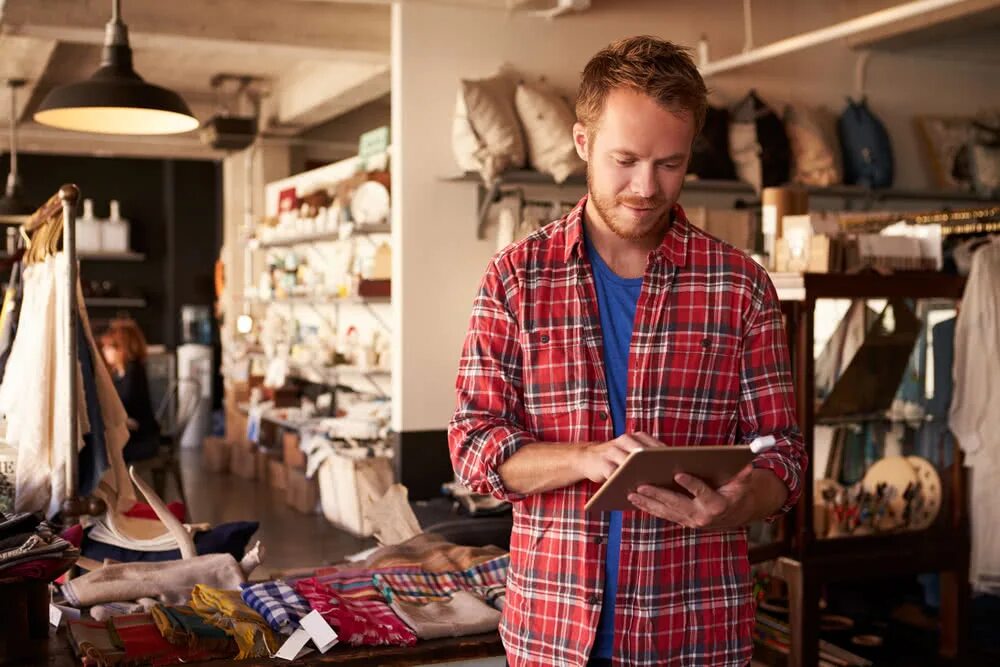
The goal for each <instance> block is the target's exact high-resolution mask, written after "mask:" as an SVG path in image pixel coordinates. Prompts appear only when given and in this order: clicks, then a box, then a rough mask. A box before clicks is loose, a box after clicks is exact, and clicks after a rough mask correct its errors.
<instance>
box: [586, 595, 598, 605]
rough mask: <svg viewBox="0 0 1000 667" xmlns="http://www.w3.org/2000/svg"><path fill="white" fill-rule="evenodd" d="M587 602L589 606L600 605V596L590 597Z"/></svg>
mask: <svg viewBox="0 0 1000 667" xmlns="http://www.w3.org/2000/svg"><path fill="white" fill-rule="evenodd" d="M587 602H589V603H590V604H600V602H601V596H600V595H591V596H590V597H589V598H587Z"/></svg>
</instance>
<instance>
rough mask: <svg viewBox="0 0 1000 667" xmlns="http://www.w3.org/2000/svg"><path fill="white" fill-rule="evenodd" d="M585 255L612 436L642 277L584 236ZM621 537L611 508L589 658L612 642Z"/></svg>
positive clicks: (618, 420)
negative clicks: (613, 262) (623, 272)
mask: <svg viewBox="0 0 1000 667" xmlns="http://www.w3.org/2000/svg"><path fill="white" fill-rule="evenodd" d="M586 243H587V256H588V257H589V258H590V266H591V268H592V269H593V272H594V282H595V283H596V288H597V307H598V311H599V313H600V317H601V334H602V338H603V339H604V374H605V382H606V383H607V385H608V401H609V403H610V405H609V407H610V409H611V424H612V426H614V431H615V437H616V438H617V437H618V436H620V435H622V434H623V433H625V397H626V395H627V393H628V351H629V347H630V346H631V344H632V327H633V325H634V323H635V309H636V305H637V304H638V303H639V293H640V292H641V291H642V278H621V277H619V276H618V275H616V274H615V273H614V271H612V270H611V267H609V266H608V265H607V264H605V263H604V260H603V259H601V256H600V255H599V254H598V253H597V250H596V249H595V248H594V245H593V244H592V243H591V242H590V239H589V238H587V239H586ZM621 541H622V513H621V512H611V525H610V527H609V529H608V554H607V561H606V562H605V566H604V597H603V600H604V604H603V606H602V607H601V619H600V621H599V622H598V624H597V638H596V639H595V640H594V648H593V650H592V651H591V657H593V658H610V657H611V652H612V651H613V650H614V643H615V595H616V594H617V592H618V562H619V555H620V552H621Z"/></svg>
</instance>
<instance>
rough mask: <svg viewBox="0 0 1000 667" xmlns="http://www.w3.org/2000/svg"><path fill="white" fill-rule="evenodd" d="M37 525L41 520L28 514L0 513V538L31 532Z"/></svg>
mask: <svg viewBox="0 0 1000 667" xmlns="http://www.w3.org/2000/svg"><path fill="white" fill-rule="evenodd" d="M39 523H41V519H40V518H39V517H38V516H37V515H35V514H32V513H30V512H16V513H12V514H4V513H3V512H0V538H3V537H10V536H11V535H16V534H18V533H29V532H32V531H34V530H35V526H37V525H38V524H39Z"/></svg>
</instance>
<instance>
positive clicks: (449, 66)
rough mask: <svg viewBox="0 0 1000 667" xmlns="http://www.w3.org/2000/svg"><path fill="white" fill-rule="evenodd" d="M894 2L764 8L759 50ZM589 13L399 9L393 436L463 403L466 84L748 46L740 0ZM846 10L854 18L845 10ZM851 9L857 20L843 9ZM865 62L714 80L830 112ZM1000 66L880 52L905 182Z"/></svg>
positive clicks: (469, 240)
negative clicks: (651, 39) (658, 47)
mask: <svg viewBox="0 0 1000 667" xmlns="http://www.w3.org/2000/svg"><path fill="white" fill-rule="evenodd" d="M889 4H894V3H891V2H887V1H877V2H876V1H864V0H859V1H856V2H851V3H843V4H841V3H829V2H824V1H823V0H796V1H794V2H793V1H791V0H788V1H787V2H785V1H783V2H778V1H777V0H774V1H772V2H768V3H766V4H765V3H763V2H758V3H755V4H754V8H755V11H756V15H755V20H754V37H755V40H756V42H757V43H758V44H766V43H768V42H770V41H773V40H776V39H780V38H782V37H786V36H789V35H790V34H792V33H795V32H800V31H804V30H810V29H813V28H817V27H821V26H823V25H825V24H828V23H831V22H835V21H838V20H843V19H844V18H848V17H849V16H851V15H856V14H858V13H861V12H864V11H869V10H871V9H874V8H878V7H884V6H887V5H889ZM594 5H595V6H594V9H592V10H591V11H589V12H586V13H584V14H582V15H577V16H569V17H566V18H562V19H559V20H557V21H555V22H545V21H543V20H539V19H536V18H532V17H528V16H524V15H517V14H515V15H511V16H508V15H507V14H505V13H503V12H497V11H491V10H479V9H469V8H462V7H454V6H439V5H436V4H430V3H427V4H425V3H396V4H395V5H394V7H393V45H392V47H393V62H392V67H393V85H392V121H393V143H394V145H395V147H396V150H398V154H397V155H396V161H395V164H394V174H393V178H394V182H393V202H394V206H393V208H394V212H393V215H394V219H393V223H394V235H395V236H394V242H393V247H394V249H395V250H396V252H395V258H396V259H395V261H396V266H395V267H394V277H395V279H394V281H393V283H394V285H393V287H394V290H395V291H394V294H393V302H394V304H396V308H395V310H396V313H395V314H396V322H395V332H394V333H395V336H396V340H395V342H396V345H395V347H394V350H395V352H396V360H395V361H396V374H395V376H394V383H395V387H394V392H393V393H394V398H395V401H396V404H395V405H394V410H393V417H394V420H395V424H394V427H395V428H396V429H397V430H407V431H411V430H429V429H441V428H444V427H445V426H446V424H447V421H448V419H449V418H450V416H451V412H452V410H453V407H454V392H453V386H454V376H455V370H456V368H457V358H458V354H459V350H460V346H461V341H462V337H463V335H464V333H465V328H466V325H467V322H468V316H469V312H470V308H471V303H472V297H473V295H474V293H475V290H476V287H477V285H478V281H479V279H480V277H481V275H482V272H483V269H484V268H485V265H486V263H487V261H488V260H489V258H490V256H491V255H492V252H493V244H492V243H491V242H489V241H485V242H481V241H476V240H475V206H476V193H475V188H474V187H473V186H472V185H469V184H454V183H444V182H442V181H441V180H440V179H441V177H444V176H448V175H454V174H455V173H456V171H457V168H456V167H455V165H454V162H453V160H452V157H451V147H450V127H451V114H452V108H453V105H454V101H455V92H456V86H457V83H458V80H459V79H460V78H462V77H465V78H475V77H481V76H487V75H490V74H492V73H493V72H494V71H495V70H496V69H497V68H498V67H499V65H500V64H501V63H504V62H508V63H510V64H512V65H513V66H515V67H516V68H517V69H519V70H521V71H522V72H524V73H525V74H527V75H542V74H544V75H545V76H546V77H547V78H548V79H549V81H551V82H552V83H553V84H555V85H556V86H558V87H560V88H562V89H564V90H565V91H567V92H573V91H575V89H576V86H577V81H578V77H579V73H580V71H581V70H582V69H583V66H584V65H585V64H586V62H587V60H588V59H589V57H590V56H591V55H592V54H593V53H594V52H596V51H597V50H599V49H600V48H602V47H604V46H605V45H606V44H607V43H608V42H610V41H611V40H613V39H617V38H620V37H625V36H629V35H634V34H642V33H650V34H655V35H658V36H661V37H664V38H667V39H671V40H674V41H676V42H679V43H683V44H689V45H694V44H695V42H696V41H697V39H698V37H699V35H700V34H702V33H703V32H704V33H707V34H708V35H709V37H710V39H711V44H712V56H713V57H714V58H718V57H723V56H725V55H730V54H733V53H736V52H737V51H739V50H740V48H741V47H742V43H743V33H742V15H741V13H740V12H741V7H742V3H741V2H740V1H739V0H724V1H722V0H716V1H713V2H708V3H706V2H698V1H696V0H671V1H670V2H663V1H662V0H633V1H629V2H624V1H616V2H610V1H604V2H600V1H598V2H595V3H594ZM844 5H846V6H847V10H845V9H844V8H843V7H844ZM848 10H849V11H850V14H847V13H845V11H848ZM854 67H855V56H854V54H853V52H851V51H850V50H849V49H847V48H846V47H845V46H843V45H841V44H832V45H828V46H824V47H819V48H816V49H813V50H810V51H808V52H803V53H800V54H796V55H791V56H785V57H783V58H780V59H778V60H775V61H773V62H769V63H764V64H760V65H757V66H754V67H751V68H748V69H746V70H743V71H740V72H737V73H730V74H726V75H724V76H719V77H717V78H715V79H712V80H710V81H709V86H710V87H711V88H712V89H713V90H714V93H713V99H714V101H716V102H726V101H734V100H736V99H738V98H739V97H741V96H742V95H743V94H745V93H746V91H747V90H748V89H749V88H751V87H754V88H756V90H757V91H758V92H759V94H760V95H761V96H762V97H764V99H765V100H767V101H769V102H770V103H772V104H773V105H775V106H780V105H781V104H782V103H784V102H785V101H789V100H797V101H803V102H809V103H825V104H828V105H830V106H832V107H833V108H834V109H836V110H838V111H839V110H840V109H841V108H842V107H843V100H844V97H845V96H846V95H848V94H850V93H851V92H852V91H853V86H854ZM996 75H997V71H996V70H995V69H990V68H988V67H984V66H978V67H973V66H968V65H960V64H955V63H947V62H938V61H932V60H927V59H913V58H908V57H905V56H900V55H882V54H879V55H876V56H874V57H873V58H872V60H871V63H870V65H869V71H868V97H869V101H870V104H871V106H872V108H873V109H874V110H875V112H876V113H878V114H879V115H880V116H881V117H882V118H883V120H884V121H885V122H886V124H887V125H888V128H889V132H890V134H891V136H892V139H893V142H894V147H895V150H896V167H897V173H898V178H897V183H898V185H900V186H904V187H905V186H920V185H923V184H925V182H926V179H925V176H924V171H923V167H922V160H921V158H920V155H919V153H918V146H917V143H916V137H915V132H914V130H913V126H912V120H911V119H912V116H913V115H914V114H917V113H937V114H942V113H961V114H968V113H970V112H974V111H976V110H978V108H979V107H1000V88H998V87H997V86H990V84H988V83H987V82H989V81H996V80H997V76H996Z"/></svg>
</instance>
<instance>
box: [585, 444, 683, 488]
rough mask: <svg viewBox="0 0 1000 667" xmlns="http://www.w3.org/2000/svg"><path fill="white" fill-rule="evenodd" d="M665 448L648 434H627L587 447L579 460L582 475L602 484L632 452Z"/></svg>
mask: <svg viewBox="0 0 1000 667" xmlns="http://www.w3.org/2000/svg"><path fill="white" fill-rule="evenodd" d="M665 446H666V445H664V444H663V443H662V442H660V441H659V440H656V439H655V438H653V437H652V436H650V435H647V434H646V433H626V434H624V435H621V436H619V437H617V438H615V439H614V440H609V441H608V442H595V443H593V444H589V445H585V446H584V448H583V451H582V452H580V457H579V460H578V466H579V470H580V475H581V476H582V477H583V478H585V479H589V480H590V481H592V482H597V483H598V484H601V483H603V482H605V481H606V480H607V479H608V478H609V477H611V475H612V474H613V473H614V472H615V470H617V469H618V467H619V466H621V464H623V463H625V459H627V458H628V455H629V454H631V453H632V452H635V451H638V450H640V449H651V448H654V447H665Z"/></svg>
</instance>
